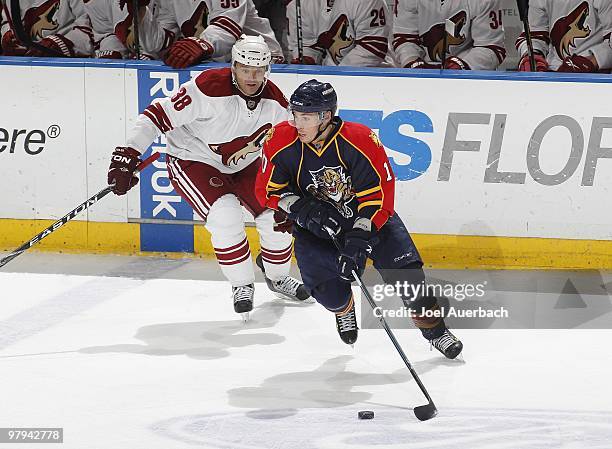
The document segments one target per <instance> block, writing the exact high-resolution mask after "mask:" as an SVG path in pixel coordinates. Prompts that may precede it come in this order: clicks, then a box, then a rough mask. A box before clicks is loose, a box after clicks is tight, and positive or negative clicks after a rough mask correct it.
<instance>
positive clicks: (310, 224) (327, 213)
mask: <svg viewBox="0 0 612 449" xmlns="http://www.w3.org/2000/svg"><path fill="white" fill-rule="evenodd" d="M289 219H290V220H293V221H295V222H296V223H297V224H298V225H299V226H300V227H302V228H304V229H306V230H308V231H310V232H312V233H313V234H314V235H316V236H317V237H319V238H321V239H328V240H329V239H330V238H331V237H330V236H329V233H328V232H327V230H326V228H329V229H331V230H332V231H333V232H334V234H335V235H337V234H338V233H339V232H340V230H341V228H342V225H341V220H342V216H341V215H340V213H339V212H338V211H337V210H336V209H335V208H334V207H333V206H331V205H330V204H327V203H325V202H323V201H319V200H317V199H315V198H312V197H304V198H300V199H299V200H297V201H296V202H295V203H293V204H292V205H291V208H290V212H289Z"/></svg>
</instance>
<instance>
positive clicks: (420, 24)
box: [393, 0, 506, 70]
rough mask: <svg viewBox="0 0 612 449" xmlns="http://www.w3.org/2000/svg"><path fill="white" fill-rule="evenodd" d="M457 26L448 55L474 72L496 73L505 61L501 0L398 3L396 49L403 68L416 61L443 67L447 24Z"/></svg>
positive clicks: (400, 0) (449, 41)
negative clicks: (458, 59) (449, 21)
mask: <svg viewBox="0 0 612 449" xmlns="http://www.w3.org/2000/svg"><path fill="white" fill-rule="evenodd" d="M447 19H450V20H451V21H452V22H454V24H455V30H454V33H452V34H453V35H450V34H449V35H448V37H447V51H446V56H447V57H448V56H456V57H458V58H460V59H461V60H463V61H464V62H466V63H467V65H468V66H469V67H470V68H471V69H472V70H495V69H496V68H497V67H498V66H499V65H500V64H501V63H502V62H503V60H504V59H505V57H506V50H505V48H504V28H503V25H502V8H501V1H500V0H445V1H444V0H443V1H441V0H398V3H397V5H396V17H395V21H394V25H393V48H394V50H395V57H396V59H397V62H398V64H399V65H400V66H401V67H404V66H405V65H406V64H408V63H409V62H412V61H414V60H415V59H418V58H420V59H423V60H424V61H425V62H427V63H429V64H440V63H441V62H442V58H443V57H444V54H445V52H444V32H445V22H446V20H447Z"/></svg>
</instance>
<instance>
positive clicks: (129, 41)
mask: <svg viewBox="0 0 612 449" xmlns="http://www.w3.org/2000/svg"><path fill="white" fill-rule="evenodd" d="M126 6H127V11H128V13H127V17H126V18H125V20H123V21H121V22H119V23H118V24H117V25H116V26H115V34H116V35H117V37H118V38H119V40H120V41H121V42H125V46H126V47H127V48H128V50H130V51H131V52H133V51H135V49H136V46H135V41H136V37H135V34H134V9H133V1H132V0H119V8H120V9H121V11H123V9H124V8H125V7H126ZM144 8H145V7H144V6H140V7H139V8H138V10H139V11H138V14H139V16H140V15H141V14H143V13H144Z"/></svg>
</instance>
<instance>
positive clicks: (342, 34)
mask: <svg viewBox="0 0 612 449" xmlns="http://www.w3.org/2000/svg"><path fill="white" fill-rule="evenodd" d="M348 30H349V20H348V17H347V16H346V14H342V15H340V17H338V18H337V19H336V20H335V22H334V23H333V24H332V26H331V27H330V28H329V30H328V31H325V32H323V33H321V34H320V35H319V37H318V39H317V43H316V44H315V46H316V47H319V48H322V49H325V50H326V51H327V52H328V53H329V56H331V58H332V59H333V60H334V63H335V64H336V65H338V64H339V63H340V58H341V57H342V53H341V52H342V50H344V49H346V48H349V47H351V46H352V45H353V42H354V41H355V39H354V38H353V37H352V36H349V34H348Z"/></svg>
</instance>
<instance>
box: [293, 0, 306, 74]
mask: <svg viewBox="0 0 612 449" xmlns="http://www.w3.org/2000/svg"><path fill="white" fill-rule="evenodd" d="M295 21H296V28H297V44H298V60H299V61H300V64H304V39H303V37H302V0H295Z"/></svg>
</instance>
